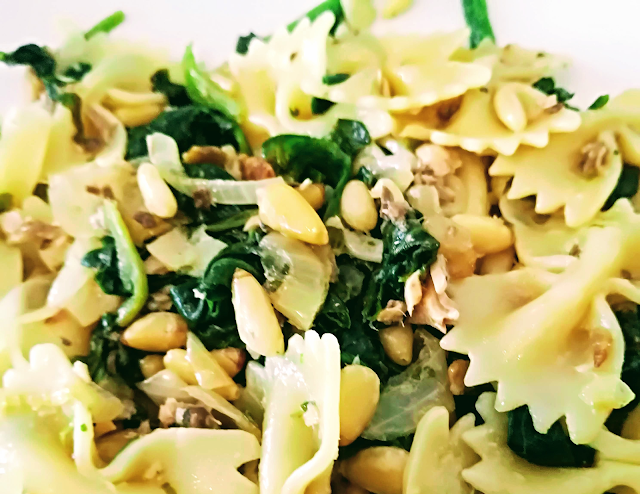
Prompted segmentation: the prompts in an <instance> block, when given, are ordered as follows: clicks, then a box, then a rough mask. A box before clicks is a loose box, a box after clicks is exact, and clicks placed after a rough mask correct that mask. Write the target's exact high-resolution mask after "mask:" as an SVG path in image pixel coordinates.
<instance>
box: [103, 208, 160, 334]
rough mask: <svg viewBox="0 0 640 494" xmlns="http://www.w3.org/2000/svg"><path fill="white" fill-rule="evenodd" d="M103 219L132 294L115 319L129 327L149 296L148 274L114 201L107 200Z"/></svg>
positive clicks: (128, 289)
mask: <svg viewBox="0 0 640 494" xmlns="http://www.w3.org/2000/svg"><path fill="white" fill-rule="evenodd" d="M104 220H105V224H106V226H107V229H108V230H109V232H110V233H111V235H112V236H113V238H114V241H115V247H116V253H117V257H118V269H119V271H120V275H121V280H122V285H123V286H124V289H125V290H126V291H127V292H129V293H131V296H130V297H129V298H128V299H127V300H125V301H124V303H123V304H122V305H121V306H120V307H119V308H118V312H117V319H116V322H117V323H118V324H119V325H120V326H128V325H129V324H131V322H132V321H133V320H134V319H135V317H136V316H137V315H138V312H140V310H141V309H142V307H144V304H145V303H146V301H147V296H148V295H149V286H148V284H147V275H146V273H145V268H144V263H143V262H142V259H141V258H140V254H138V251H137V250H136V246H135V244H134V243H133V240H132V239H131V235H130V234H129V230H127V226H126V225H125V223H124V220H123V219H122V216H121V215H120V212H119V211H118V206H117V204H116V203H115V202H114V201H110V200H106V201H105V202H104Z"/></svg>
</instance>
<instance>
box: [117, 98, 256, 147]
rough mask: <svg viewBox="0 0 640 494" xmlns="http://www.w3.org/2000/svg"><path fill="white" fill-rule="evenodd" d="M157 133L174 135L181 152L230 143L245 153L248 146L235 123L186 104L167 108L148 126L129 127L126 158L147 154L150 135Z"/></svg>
mask: <svg viewBox="0 0 640 494" xmlns="http://www.w3.org/2000/svg"><path fill="white" fill-rule="evenodd" d="M156 132H159V133H161V134H165V135H168V136H170V137H171V138H173V139H174V140H175V141H176V143H177V144H178V149H179V151H180V152H181V153H183V152H185V151H188V150H189V149H191V146H218V147H221V146H224V145H225V144H231V145H232V146H233V147H234V148H235V149H236V150H238V151H242V152H244V151H243V148H244V147H245V146H248V145H247V143H246V139H245V137H244V134H243V133H242V130H241V129H240V127H239V126H238V124H237V123H236V122H234V121H233V120H231V119H229V118H227V117H226V116H224V115H223V114H221V113H219V112H216V111H214V110H211V109H209V108H204V107H202V106H196V105H187V106H183V107H180V108H176V109H174V110H170V111H165V112H164V113H161V114H160V115H159V116H158V117H156V118H155V119H154V120H153V121H151V122H150V123H148V124H147V125H141V126H139V127H134V128H131V129H128V134H129V139H128V142H127V159H132V158H137V157H140V156H146V155H147V154H148V150H147V141H146V139H147V136H148V135H151V134H154V133H156Z"/></svg>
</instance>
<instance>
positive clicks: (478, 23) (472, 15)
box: [462, 0, 496, 48]
mask: <svg viewBox="0 0 640 494" xmlns="http://www.w3.org/2000/svg"><path fill="white" fill-rule="evenodd" d="M462 8H463V9H464V19H465V21H466V22H467V26H469V29H471V36H470V37H469V45H470V46H471V48H476V47H477V46H478V45H479V44H480V42H481V41H482V40H483V39H485V38H489V39H490V40H491V41H493V42H495V41H496V37H495V35H494V34H493V28H492V27H491V21H489V12H488V10H487V2H486V1H485V0H462Z"/></svg>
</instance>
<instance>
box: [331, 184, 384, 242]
mask: <svg viewBox="0 0 640 494" xmlns="http://www.w3.org/2000/svg"><path fill="white" fill-rule="evenodd" d="M340 214H341V215H342V219H343V220H344V221H345V222H346V223H347V225H349V226H350V227H351V228H353V229H354V230H357V231H360V232H368V231H370V230H373V229H374V228H375V227H376V224H377V223H378V210H377V209H376V203H375V202H374V201H373V197H371V194H370V193H369V189H368V188H367V186H366V185H365V184H364V183H363V182H361V181H360V180H351V181H350V182H349V183H348V184H347V185H346V187H345V188H344V191H343V192H342V197H341V199H340Z"/></svg>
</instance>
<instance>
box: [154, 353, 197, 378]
mask: <svg viewBox="0 0 640 494" xmlns="http://www.w3.org/2000/svg"><path fill="white" fill-rule="evenodd" d="M162 361H163V363H164V366H165V367H166V368H167V369H168V370H170V371H171V372H173V373H174V374H175V375H176V376H178V377H179V378H180V379H182V380H183V381H184V382H186V383H187V384H189V385H191V386H193V385H196V384H198V380H197V379H196V373H195V372H194V371H193V366H192V365H191V362H189V360H188V359H187V351H186V350H183V349H182V348H176V349H174V350H169V351H168V352H167V353H166V354H165V356H164V358H163V359H162Z"/></svg>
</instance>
